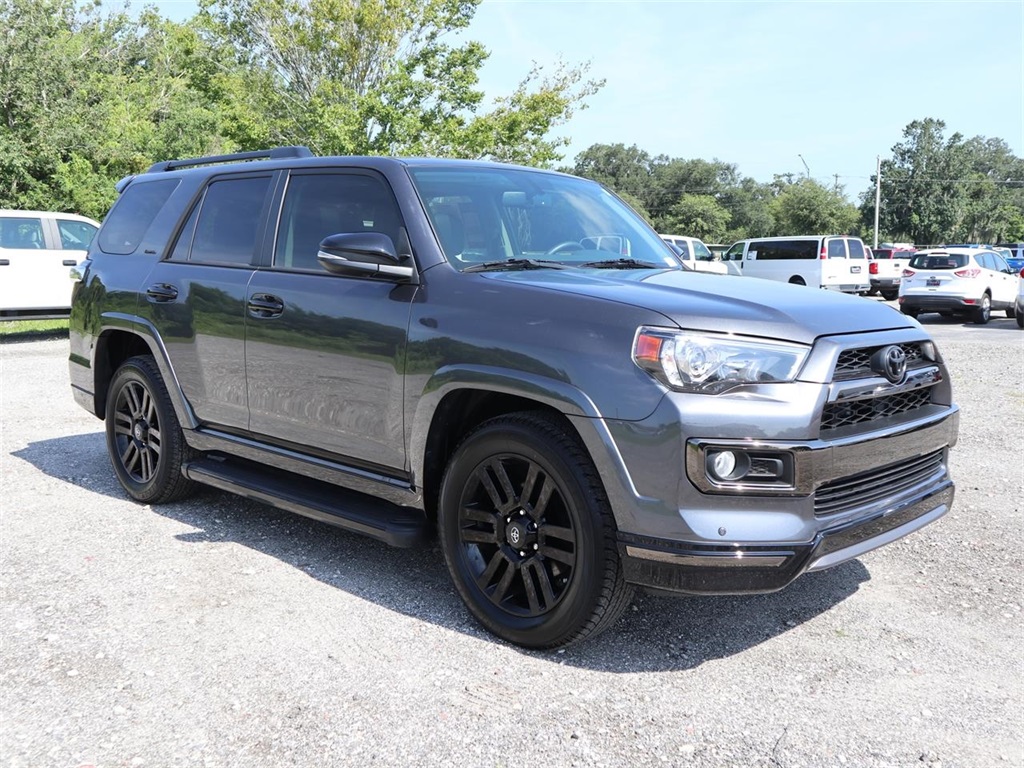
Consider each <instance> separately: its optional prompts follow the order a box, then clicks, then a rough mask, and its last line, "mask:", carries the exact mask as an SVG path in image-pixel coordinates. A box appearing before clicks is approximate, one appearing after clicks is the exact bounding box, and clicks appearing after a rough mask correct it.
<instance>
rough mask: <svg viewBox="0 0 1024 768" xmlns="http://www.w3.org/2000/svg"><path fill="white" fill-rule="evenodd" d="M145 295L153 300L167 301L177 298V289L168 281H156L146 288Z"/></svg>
mask: <svg viewBox="0 0 1024 768" xmlns="http://www.w3.org/2000/svg"><path fill="white" fill-rule="evenodd" d="M146 296H148V297H149V300H150V301H153V302H168V301H174V300H175V299H176V298H178V289H177V288H175V287H174V286H173V285H170V284H168V283H157V284H156V285H151V286H149V288H147V289H146Z"/></svg>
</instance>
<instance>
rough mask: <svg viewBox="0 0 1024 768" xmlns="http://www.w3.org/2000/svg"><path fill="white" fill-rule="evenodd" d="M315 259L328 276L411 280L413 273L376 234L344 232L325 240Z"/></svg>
mask: <svg viewBox="0 0 1024 768" xmlns="http://www.w3.org/2000/svg"><path fill="white" fill-rule="evenodd" d="M316 259H317V261H318V262H320V264H321V265H322V266H323V268H324V269H326V270H327V271H328V272H332V273H334V274H337V275H351V276H354V277H381V278H384V279H386V280H396V281H405V280H411V279H412V278H413V275H414V274H415V270H414V269H413V267H411V266H407V265H405V264H403V263H402V262H403V261H405V260H407V259H408V257H405V258H404V259H403V258H402V257H399V255H398V253H397V251H396V250H395V244H394V242H393V241H392V240H391V238H390V237H388V236H387V235H385V234H381V233H380V232H346V233H341V234H337V235H330V236H329V237H325V238H324V239H323V240H322V241H321V243H320V250H319V252H318V253H317V255H316Z"/></svg>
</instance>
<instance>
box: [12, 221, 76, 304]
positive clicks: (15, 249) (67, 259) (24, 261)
mask: <svg viewBox="0 0 1024 768" xmlns="http://www.w3.org/2000/svg"><path fill="white" fill-rule="evenodd" d="M50 225H51V222H50V221H49V220H48V219H46V218H44V217H42V216H36V215H18V214H5V215H3V216H0V310H3V311H18V310H60V311H64V312H66V311H68V310H69V309H70V308H71V288H72V282H71V277H70V275H69V269H70V268H71V267H73V266H75V265H76V264H77V263H78V259H77V258H75V255H74V254H65V253H64V252H63V251H62V250H61V249H60V247H59V243H58V242H57V241H56V238H55V236H54V233H53V232H52V231H51V227H50Z"/></svg>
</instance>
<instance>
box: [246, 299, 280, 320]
mask: <svg viewBox="0 0 1024 768" xmlns="http://www.w3.org/2000/svg"><path fill="white" fill-rule="evenodd" d="M283 313H284V301H282V300H281V299H280V298H278V297H277V296H273V295H271V294H269V293H254V294H253V295H252V296H250V297H249V314H250V315H252V316H253V317H258V318H269V317H280V316H281V315H282V314H283Z"/></svg>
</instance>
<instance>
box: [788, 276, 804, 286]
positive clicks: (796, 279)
mask: <svg viewBox="0 0 1024 768" xmlns="http://www.w3.org/2000/svg"><path fill="white" fill-rule="evenodd" d="M789 284H790V285H807V283H805V282H804V279H803V278H802V277H799V276H796V277H791V278H789Z"/></svg>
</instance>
